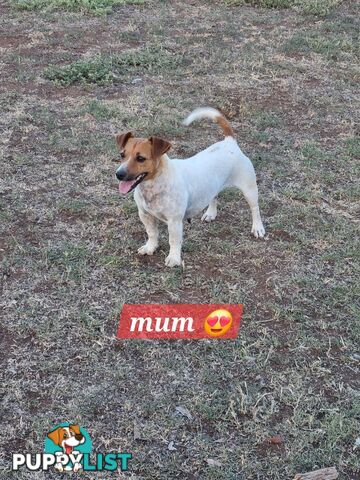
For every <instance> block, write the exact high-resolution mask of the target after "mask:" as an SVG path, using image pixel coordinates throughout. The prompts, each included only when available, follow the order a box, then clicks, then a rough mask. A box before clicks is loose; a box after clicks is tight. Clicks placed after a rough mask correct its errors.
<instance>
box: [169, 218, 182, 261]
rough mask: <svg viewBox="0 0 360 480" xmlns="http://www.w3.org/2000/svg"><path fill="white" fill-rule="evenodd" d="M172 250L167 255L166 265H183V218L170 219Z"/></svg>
mask: <svg viewBox="0 0 360 480" xmlns="http://www.w3.org/2000/svg"><path fill="white" fill-rule="evenodd" d="M167 226H168V231H169V244H170V252H169V255H168V256H167V257H166V260H165V265H166V266H167V267H176V266H178V265H181V245H182V238H183V224H182V220H168V222H167Z"/></svg>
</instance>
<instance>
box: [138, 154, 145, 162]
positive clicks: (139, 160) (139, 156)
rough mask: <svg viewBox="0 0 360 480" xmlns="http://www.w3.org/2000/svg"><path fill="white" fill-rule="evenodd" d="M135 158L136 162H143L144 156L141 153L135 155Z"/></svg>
mask: <svg viewBox="0 0 360 480" xmlns="http://www.w3.org/2000/svg"><path fill="white" fill-rule="evenodd" d="M136 160H137V161H138V162H140V163H142V162H145V160H146V158H145V157H142V156H141V155H138V156H137V157H136Z"/></svg>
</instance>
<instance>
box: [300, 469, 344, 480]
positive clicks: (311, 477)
mask: <svg viewBox="0 0 360 480" xmlns="http://www.w3.org/2000/svg"><path fill="white" fill-rule="evenodd" d="M338 476H339V474H338V472H337V470H336V468H335V467H330V468H321V469H320V470H314V471H313V472H307V473H297V474H296V475H295V477H294V480H335V479H336V478H338Z"/></svg>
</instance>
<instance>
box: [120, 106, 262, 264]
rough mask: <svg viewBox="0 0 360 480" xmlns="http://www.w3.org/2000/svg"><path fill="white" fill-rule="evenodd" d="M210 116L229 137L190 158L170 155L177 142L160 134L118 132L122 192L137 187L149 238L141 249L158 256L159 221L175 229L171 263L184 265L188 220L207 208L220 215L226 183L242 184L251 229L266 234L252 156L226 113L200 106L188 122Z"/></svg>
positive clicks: (171, 237) (171, 235)
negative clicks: (239, 141) (238, 139)
mask: <svg viewBox="0 0 360 480" xmlns="http://www.w3.org/2000/svg"><path fill="white" fill-rule="evenodd" d="M203 118H210V119H212V120H214V121H216V122H217V123H218V125H219V126H220V127H221V128H222V130H223V132H224V135H225V139H224V140H223V141H221V142H218V143H215V144H214V145H211V146H210V147H208V148H207V149H206V150H203V151H202V152H200V153H198V154H196V155H194V156H193V157H190V158H187V159H184V160H183V159H170V158H169V157H168V156H167V155H166V152H167V151H168V150H169V148H170V147H171V144H170V143H169V142H168V141H166V140H163V139H161V138H158V137H150V138H148V139H144V138H134V137H133V134H132V133H131V132H127V133H122V134H118V135H116V141H117V144H118V146H119V148H120V152H121V158H122V159H123V163H122V164H121V165H120V167H119V168H118V169H117V171H116V176H117V178H118V180H119V181H120V183H119V191H120V193H123V194H125V193H129V192H131V191H132V190H135V191H134V198H135V201H136V204H137V206H138V210H139V216H140V219H141V221H142V222H143V224H144V226H145V229H146V233H147V235H148V240H147V242H146V243H145V245H143V246H142V247H141V248H139V250H138V252H139V253H140V254H141V255H152V254H153V253H154V251H155V250H156V249H157V247H158V235H159V230H158V223H159V221H162V222H165V223H166V224H167V226H168V231H169V243H170V252H169V255H168V256H167V257H166V260H165V265H167V266H168V267H174V266H176V265H181V245H182V240H183V220H184V219H190V218H191V217H193V216H194V215H197V214H198V213H199V212H201V211H202V210H203V209H205V208H206V207H208V208H207V210H206V212H205V213H204V214H203V216H202V220H204V221H206V222H210V221H212V220H214V219H215V217H216V214H217V199H216V197H217V195H218V194H219V193H220V192H221V191H222V190H224V189H225V188H226V187H238V188H239V189H240V190H241V191H242V192H243V194H244V196H245V198H246V200H247V202H248V204H249V206H250V209H251V213H252V229H251V232H252V234H253V235H254V236H255V237H263V236H264V235H265V230H264V226H263V224H262V221H261V217H260V211H259V205H258V189H257V184H256V176H255V171H254V167H253V165H252V163H251V161H250V160H249V159H248V157H247V156H246V155H244V154H243V152H242V151H241V150H240V148H239V146H238V144H237V143H236V140H235V138H234V133H233V130H232V128H231V126H230V124H229V122H228V121H227V120H226V118H225V117H224V116H223V115H222V114H221V113H220V112H219V111H218V110H215V109H214V108H198V109H197V110H194V111H193V112H192V113H191V114H190V115H189V116H188V117H187V119H186V120H185V121H184V123H185V125H190V124H191V123H192V122H193V121H195V120H200V119H203Z"/></svg>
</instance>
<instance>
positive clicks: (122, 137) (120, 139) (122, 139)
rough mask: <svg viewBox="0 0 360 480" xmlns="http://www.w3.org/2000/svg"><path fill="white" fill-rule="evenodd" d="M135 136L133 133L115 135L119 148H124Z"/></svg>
mask: <svg viewBox="0 0 360 480" xmlns="http://www.w3.org/2000/svg"><path fill="white" fill-rule="evenodd" d="M133 136H134V135H133V134H132V132H126V133H118V134H117V135H115V140H116V143H117V144H118V146H119V148H124V147H125V145H126V144H127V141H128V140H129V138H131V137H133Z"/></svg>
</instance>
